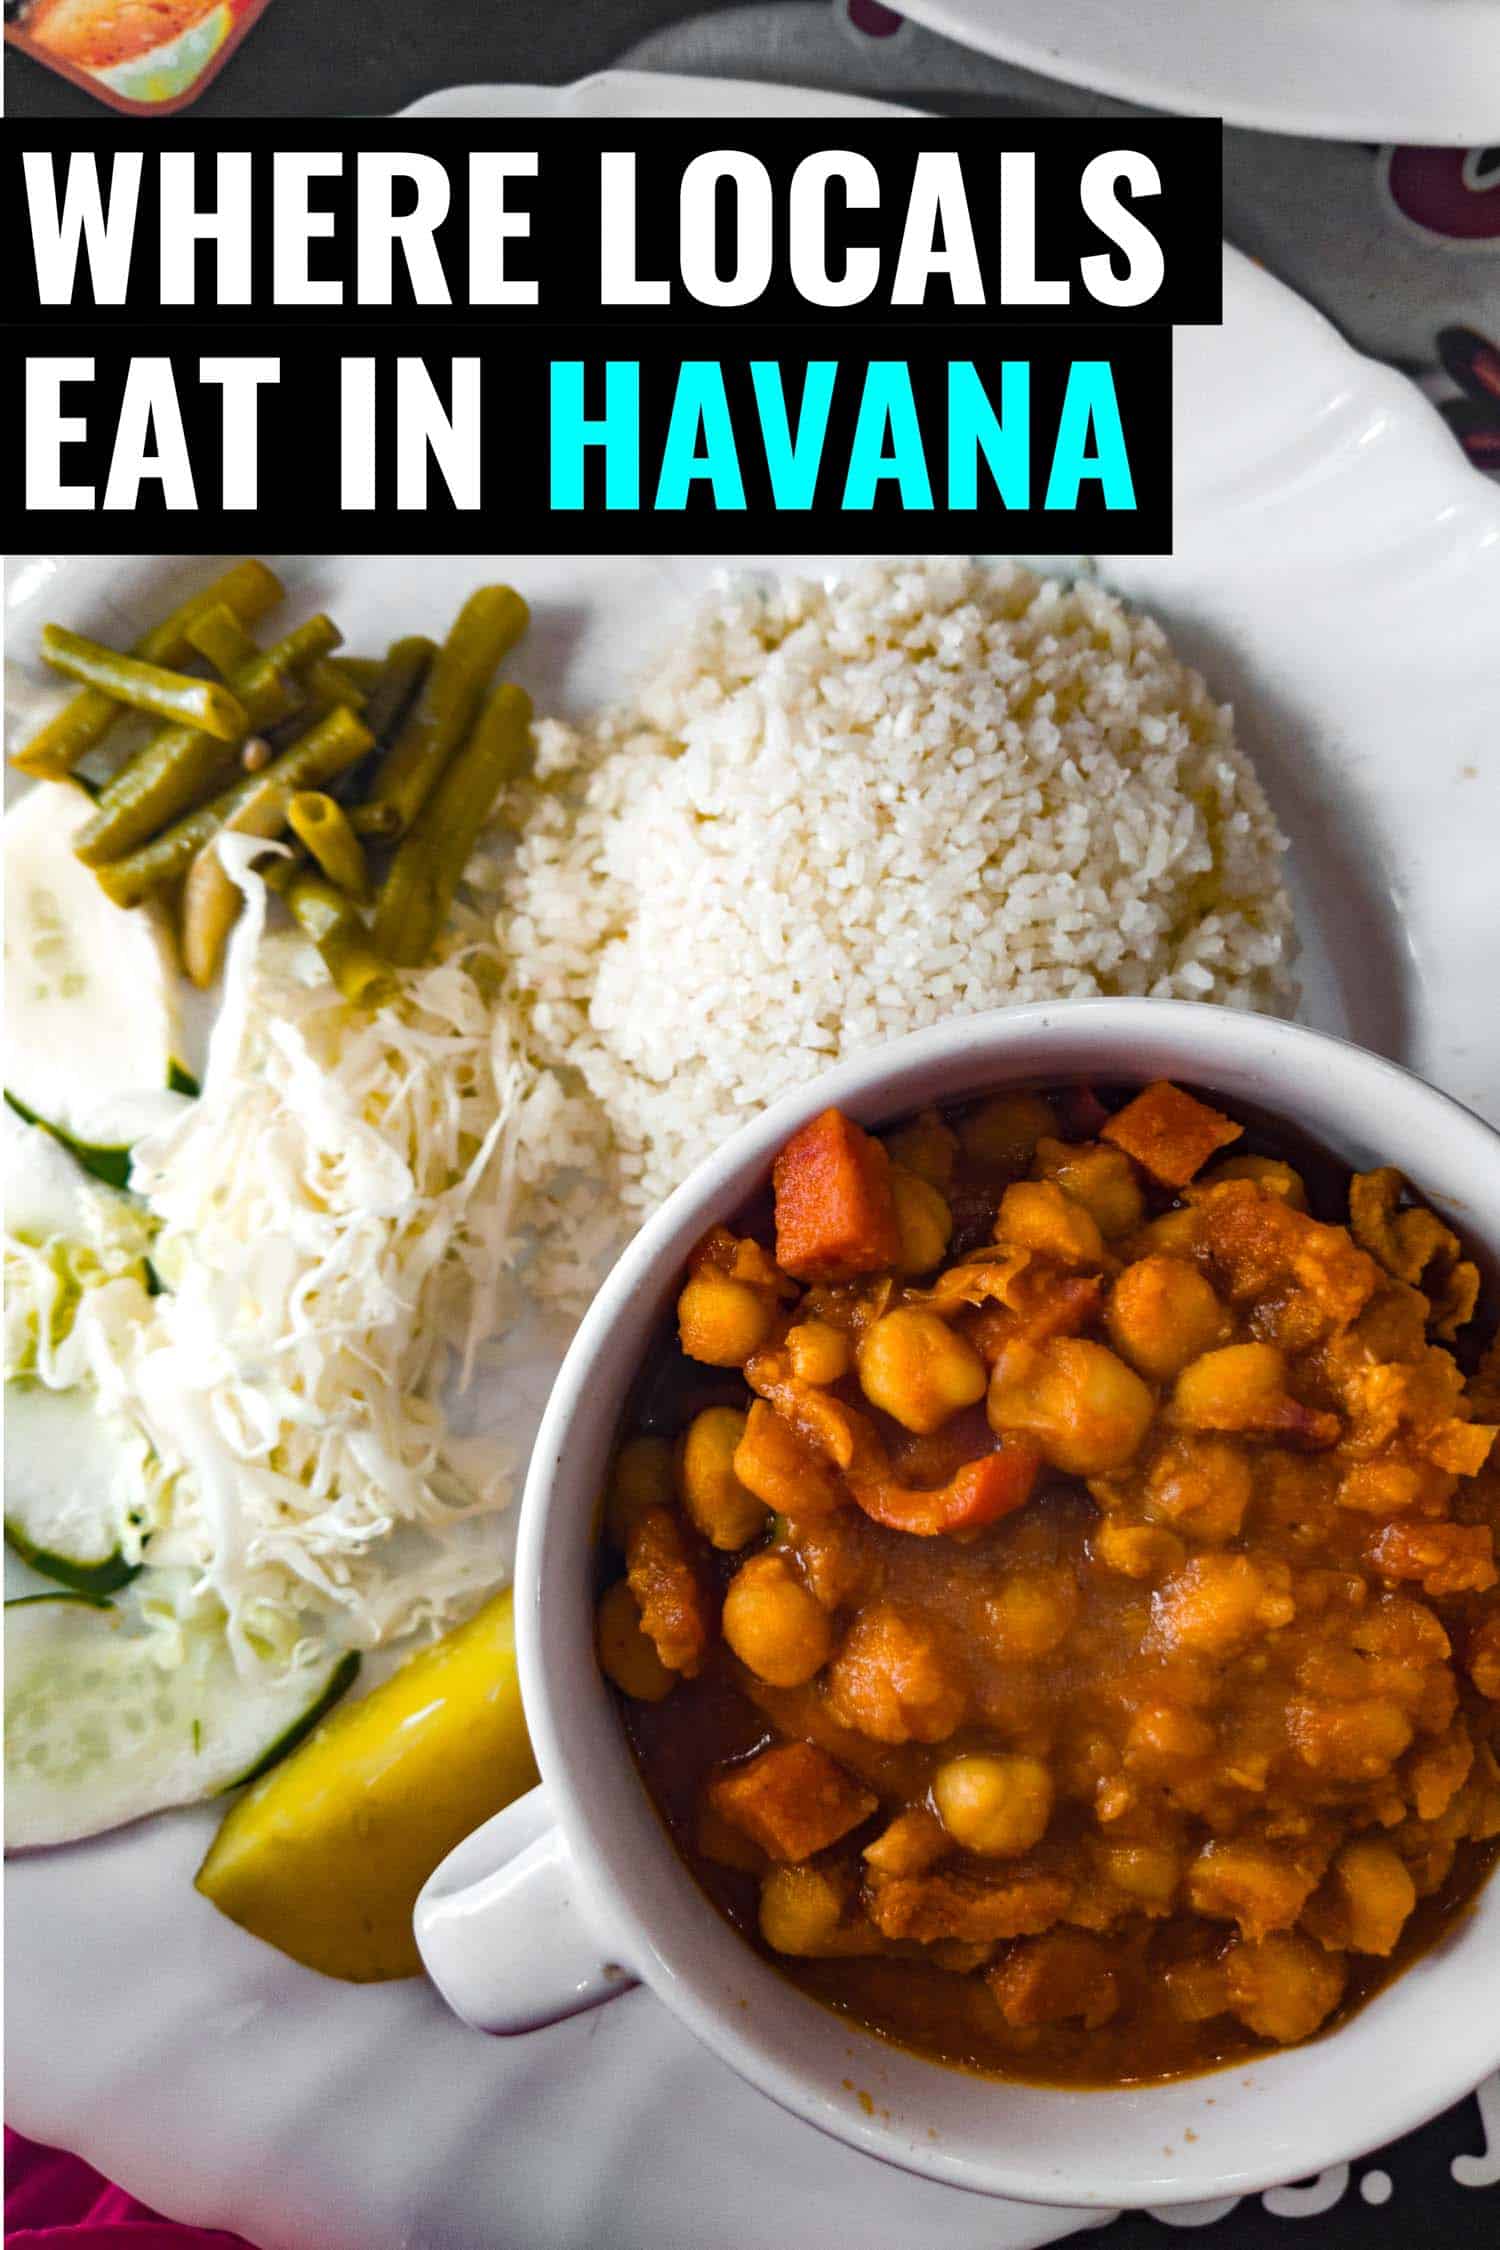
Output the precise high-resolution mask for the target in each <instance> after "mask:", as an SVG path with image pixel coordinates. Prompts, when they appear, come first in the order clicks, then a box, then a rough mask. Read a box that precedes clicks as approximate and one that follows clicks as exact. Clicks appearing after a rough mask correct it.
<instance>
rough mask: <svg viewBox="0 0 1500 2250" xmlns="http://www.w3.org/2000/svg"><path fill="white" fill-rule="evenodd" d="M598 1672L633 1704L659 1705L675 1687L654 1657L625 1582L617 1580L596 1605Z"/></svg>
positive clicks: (652, 1645) (672, 1676)
mask: <svg viewBox="0 0 1500 2250" xmlns="http://www.w3.org/2000/svg"><path fill="white" fill-rule="evenodd" d="M596 1622H597V1634H598V1647H599V1665H600V1669H601V1670H602V1671H603V1672H604V1673H605V1674H606V1675H607V1676H608V1677H609V1678H610V1679H612V1680H613V1681H614V1683H615V1686H616V1687H617V1688H619V1690H620V1691H621V1693H622V1694H624V1695H628V1696H630V1697H631V1699H632V1700H633V1701H634V1702H636V1703H660V1702H661V1700H662V1698H663V1696H666V1695H670V1694H671V1692H672V1689H673V1688H674V1687H675V1686H676V1684H677V1674H676V1673H675V1672H669V1671H668V1670H667V1667H666V1666H665V1664H663V1662H662V1660H661V1658H660V1657H659V1656H658V1655H657V1653H656V1644H655V1642H654V1641H652V1640H651V1639H650V1638H649V1636H648V1635H647V1634H646V1633H645V1632H644V1631H643V1630H642V1627H641V1613H640V1611H639V1610H638V1609H637V1607H636V1602H635V1596H634V1594H632V1592H631V1591H630V1587H629V1584H628V1582H627V1581H626V1580H625V1579H623V1578H619V1579H617V1580H616V1581H615V1583H614V1585H613V1586H611V1587H610V1589H609V1592H608V1593H607V1594H606V1595H605V1596H604V1599H603V1600H602V1601H601V1602H600V1604H599V1615H598V1619H597V1621H596Z"/></svg>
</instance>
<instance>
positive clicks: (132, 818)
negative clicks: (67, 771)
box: [73, 616, 340, 867]
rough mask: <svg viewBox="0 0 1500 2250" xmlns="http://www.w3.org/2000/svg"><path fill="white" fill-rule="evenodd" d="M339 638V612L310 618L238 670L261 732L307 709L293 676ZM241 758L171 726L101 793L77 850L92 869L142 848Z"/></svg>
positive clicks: (249, 713) (238, 682) (239, 690)
mask: <svg viewBox="0 0 1500 2250" xmlns="http://www.w3.org/2000/svg"><path fill="white" fill-rule="evenodd" d="M339 638H340V635H339V629H338V627H337V626H336V625H335V624H334V622H333V620H332V618H331V617H323V616H317V617H310V618H309V619H308V620H307V622H306V624H304V625H298V626H295V627H294V628H293V629H292V631H291V632H290V633H287V634H284V635H283V637H282V638H281V639H280V640H279V641H277V643H276V644H275V646H274V647H273V648H269V649H267V650H266V651H265V652H264V653H263V654H261V653H259V652H257V654H256V657H255V660H254V662H253V663H252V664H247V665H245V666H244V667H243V668H242V669H241V670H240V671H238V672H236V673H235V674H234V677H233V679H232V681H231V683H230V684H231V685H232V687H233V689H234V692H235V694H236V695H237V696H238V698H239V700H240V702H241V703H242V704H243V705H244V707H245V715H246V718H247V719H248V721H249V723H250V725H251V726H252V727H254V728H255V729H256V731H257V732H261V731H263V730H264V729H265V728H267V727H272V726H275V725H276V724H278V722H279V721H280V720H282V719H285V718H287V717H289V716H290V715H291V714H292V713H293V712H295V711H297V710H298V709H299V691H298V689H297V687H296V686H295V685H294V684H293V676H294V675H295V674H296V673H297V672H298V671H299V670H300V669H303V668H305V667H306V666H307V665H309V664H313V663H316V661H317V660H318V658H319V657H321V656H326V655H327V654H328V651H329V650H330V649H333V648H337V647H338V644H339ZM238 755H239V753H238V746H237V745H235V744H230V745H227V746H226V745H225V744H224V743H222V742H220V741H218V740H217V739H216V738H215V737H214V736H212V735H206V734H204V733H202V732H201V730H199V729H197V728H191V727H168V728H165V729H164V730H163V731H162V732H161V733H160V734H156V735H153V736H152V738H151V740H150V741H149V742H148V743H146V744H145V745H144V746H143V747H142V748H141V749H140V750H138V751H137V752H136V754H135V756H134V757H133V758H131V759H130V760H128V761H127V763H126V764H125V765H123V766H122V767H121V768H120V770H119V772H118V773H117V774H116V775H115V777H114V779H113V780H112V781H111V782H110V784H109V786H108V787H107V788H106V789H105V790H104V791H103V792H102V793H101V795H100V798H99V803H98V805H97V807H96V808H95V811H94V815H93V818H92V819H91V820H89V821H87V822H86V823H85V824H84V826H83V827H82V828H80V829H79V831H78V834H77V837H76V838H75V839H74V845H73V849H74V850H75V851H76V853H77V854H78V857H79V858H80V859H81V860H82V861H83V863H84V865H85V867H101V866H103V865H104V863H105V862H106V861H108V860H112V859H120V858H122V857H123V856H124V855H125V854H126V853H127V852H133V851H135V850H136V849H137V847H138V846H140V845H142V844H144V843H146V842H147V840H148V839H149V838H150V837H152V836H154V835H155V834H156V833H157V831H158V829H161V828H165V827H166V826H167V825H168V824H169V822H171V821H173V820H176V819H177V818H178V817H179V815H181V814H183V813H187V812H190V811H191V810H192V808H193V807H194V806H195V805H198V804H201V803H202V801H203V800H204V798H205V797H208V796H209V795H211V794H212V793H213V792H214V791H215V790H217V789H220V788H222V787H223V786H224V784H225V782H227V781H228V779H229V777H230V775H231V774H232V772H233V770H234V767H235V765H236V764H237V763H238Z"/></svg>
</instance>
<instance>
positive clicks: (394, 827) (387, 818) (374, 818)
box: [345, 712, 401, 844]
mask: <svg viewBox="0 0 1500 2250" xmlns="http://www.w3.org/2000/svg"><path fill="white" fill-rule="evenodd" d="M369 723H370V722H369V714H368V712H367V713H366V714H365V724H366V726H368V725H369ZM345 809H346V810H347V812H348V815H349V826H350V827H351V828H352V829H353V830H354V833H355V835H356V836H365V837H368V838H369V840H370V842H371V843H372V844H393V843H394V842H395V841H396V838H397V837H398V836H399V835H400V833H401V815H400V814H399V813H398V812H397V810H396V808H395V806H394V805H349V806H347V807H346V808H345Z"/></svg>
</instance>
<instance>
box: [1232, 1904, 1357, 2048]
mask: <svg viewBox="0 0 1500 2250" xmlns="http://www.w3.org/2000/svg"><path fill="white" fill-rule="evenodd" d="M1223 1968H1224V1975H1225V1979H1226V1983H1227V1986H1228V1992H1229V2005H1230V2007H1231V2008H1232V2009H1233V2010H1234V2013H1235V2014H1236V2015H1237V2016H1238V2017H1239V2019H1240V2021H1241V2023H1242V2024H1244V2025H1245V2026H1246V2027H1247V2028H1248V2029H1249V2030H1251V2031H1254V2032H1258V2033H1259V2034H1260V2036H1261V2038H1262V2039H1274V2040H1275V2041H1276V2042H1277V2044H1278V2046H1282V2047H1286V2046H1290V2045H1291V2044H1292V2042H1293V2041H1294V2040H1297V2039H1306V2038H1309V2037H1310V2036H1311V2034H1312V2033H1313V2032H1315V2031H1316V2030H1317V2028H1318V2026H1319V2025H1320V2024H1321V2023H1323V2022H1324V2021H1325V2020H1326V2018H1327V2017H1329V2016H1330V2015H1332V2013H1333V2011H1334V2009H1335V2008H1336V2007H1337V2006H1338V2004H1339V2001H1340V2000H1341V1999H1342V1997H1343V1992H1344V1977H1345V1967H1344V1960H1343V1956H1342V1955H1341V1954H1338V1953H1325V1952H1324V1951H1323V1948H1322V1947H1321V1946H1320V1945H1314V1944H1313V1942H1312V1940H1311V1939H1310V1938H1305V1937H1299V1936H1297V1934H1296V1933H1295V1931H1291V1930H1279V1931H1277V1932H1275V1933H1274V1935H1272V1936H1270V1937H1263V1938H1261V1939H1260V1941H1259V1942H1258V1943H1257V1944H1255V1945H1248V1944H1235V1945H1232V1946H1231V1947H1230V1948H1229V1951H1228V1952H1227V1953H1226V1954H1225V1955H1224V1959H1223Z"/></svg>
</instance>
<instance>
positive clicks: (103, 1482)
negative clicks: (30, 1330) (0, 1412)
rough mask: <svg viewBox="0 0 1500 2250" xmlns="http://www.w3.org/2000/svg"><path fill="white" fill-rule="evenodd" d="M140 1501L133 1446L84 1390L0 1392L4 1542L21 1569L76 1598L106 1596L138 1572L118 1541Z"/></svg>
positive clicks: (41, 1386)
mask: <svg viewBox="0 0 1500 2250" xmlns="http://www.w3.org/2000/svg"><path fill="white" fill-rule="evenodd" d="M144 1498H145V1494H144V1491H143V1490H142V1482H141V1462H140V1448H139V1446H138V1445H132V1444H130V1443H129V1442H128V1440H127V1439H126V1436H125V1434H124V1432H123V1431H120V1430H118V1429H116V1427H115V1425H114V1424H113V1423H112V1422H107V1421H106V1420H105V1419H104V1418H103V1416H102V1415H101V1414H100V1413H99V1412H98V1409H97V1407H96V1405H95V1402H94V1400H93V1398H92V1397H91V1396H90V1395H89V1393H88V1392H87V1391H81V1390H73V1391H53V1390H49V1389H48V1388H47V1386H46V1384H45V1383H31V1382H21V1381H13V1382H9V1383H7V1384H6V1386H5V1537H6V1541H7V1543H8V1545H10V1546H11V1547H13V1548H14V1549H15V1551H16V1553H17V1554H18V1555H19V1556H20V1557H21V1559H22V1561H23V1562H29V1563H30V1564H31V1567H32V1569H33V1570H39V1571H41V1572H42V1573H43V1574H44V1575H45V1576H46V1577H48V1578H55V1579H56V1580H57V1582H58V1584H59V1585H60V1586H71V1587H73V1588H74V1589H75V1591H76V1592H78V1593H81V1594H113V1593H114V1592H116V1591H117V1590H118V1588H119V1587H121V1586H125V1585H128V1584H129V1582H130V1580H131V1579H132V1578H134V1576H135V1574H136V1572H137V1571H138V1570H139V1569H140V1567H141V1566H140V1564H139V1563H130V1562H127V1561H126V1560H125V1556H124V1554H123V1553H122V1551H121V1538H122V1535H123V1533H124V1530H125V1523H126V1519H127V1517H128V1515H129V1514H130V1511H131V1510H132V1509H133V1508H134V1507H136V1506H137V1505H138V1504H139V1503H140V1502H141V1501H142V1500H143V1499H144Z"/></svg>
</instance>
